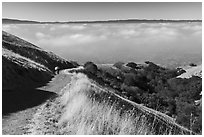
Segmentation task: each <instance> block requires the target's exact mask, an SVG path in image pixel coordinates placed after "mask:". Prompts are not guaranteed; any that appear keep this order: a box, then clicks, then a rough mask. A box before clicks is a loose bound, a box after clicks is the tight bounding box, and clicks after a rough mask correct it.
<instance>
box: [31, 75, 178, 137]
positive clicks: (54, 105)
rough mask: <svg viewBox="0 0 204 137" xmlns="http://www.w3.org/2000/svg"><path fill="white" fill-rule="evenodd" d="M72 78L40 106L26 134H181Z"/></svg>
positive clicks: (87, 82)
mask: <svg viewBox="0 0 204 137" xmlns="http://www.w3.org/2000/svg"><path fill="white" fill-rule="evenodd" d="M70 75H72V79H71V82H70V83H68V85H66V86H65V87H64V88H63V89H62V90H61V92H60V93H59V96H58V97H57V98H55V99H53V100H49V101H47V102H46V103H45V104H44V105H42V106H41V107H40V109H39V110H38V111H37V113H36V114H35V115H34V118H33V119H32V120H31V122H30V124H29V126H28V127H27V128H28V129H29V130H28V132H27V134H38V135H39V134H52V135H53V134H60V135H63V134H66V135H75V134H77V135H150V134H164V135H169V134H182V133H181V132H180V129H179V132H177V131H176V132H175V127H174V125H173V126H172V125H168V124H167V125H165V124H164V123H162V122H161V121H159V120H158V119H157V118H156V117H153V119H152V118H151V117H152V116H151V115H148V114H147V115H146V113H143V112H141V111H140V112H139V110H140V109H139V108H138V106H134V105H132V104H131V103H130V102H128V101H127V100H124V99H122V98H120V97H117V96H116V95H114V94H112V93H111V92H108V91H105V90H100V88H99V87H97V85H95V86H94V83H92V82H91V81H90V80H89V79H88V78H87V77H86V76H85V75H84V74H81V73H78V74H74V73H72V74H70Z"/></svg>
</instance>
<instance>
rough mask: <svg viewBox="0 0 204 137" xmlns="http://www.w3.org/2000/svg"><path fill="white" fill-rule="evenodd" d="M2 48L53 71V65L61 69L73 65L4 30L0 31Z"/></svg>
mask: <svg viewBox="0 0 204 137" xmlns="http://www.w3.org/2000/svg"><path fill="white" fill-rule="evenodd" d="M2 48H4V49H7V50H9V51H11V52H13V53H16V54H19V55H21V56H23V57H26V58H28V59H31V60H33V61H35V62H37V63H39V64H42V65H44V66H45V67H46V68H48V69H49V70H50V71H51V72H54V67H55V66H59V67H60V68H61V69H65V68H72V67H74V65H73V64H72V63H70V62H68V61H67V60H65V59H63V58H61V57H59V56H57V55H55V54H54V53H52V52H48V51H45V50H43V49H41V48H39V47H37V46H35V45H33V44H31V43H29V42H27V41H25V40H23V39H20V38H18V37H16V36H14V35H12V34H9V33H7V32H5V31H3V32H2Z"/></svg>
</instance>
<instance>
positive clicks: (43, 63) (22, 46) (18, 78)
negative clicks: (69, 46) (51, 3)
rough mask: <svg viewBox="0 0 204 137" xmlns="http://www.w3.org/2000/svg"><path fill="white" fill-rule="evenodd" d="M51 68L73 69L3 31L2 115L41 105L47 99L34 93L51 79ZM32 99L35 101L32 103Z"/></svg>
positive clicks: (39, 93) (70, 64)
mask: <svg viewBox="0 0 204 137" xmlns="http://www.w3.org/2000/svg"><path fill="white" fill-rule="evenodd" d="M55 66H59V67H60V68H61V69H65V68H73V67H76V66H75V65H73V64H72V63H70V62H68V61H67V60H65V59H63V58H61V57H59V56H57V55H55V54H54V53H52V52H48V51H45V50H43V49H41V48H39V47H37V46H35V45H33V44H31V43H29V42H27V41H24V40H23V39H20V38H18V37H16V36H14V35H12V34H9V33H7V32H4V31H3V32H2V89H3V94H2V95H3V114H6V113H10V112H13V111H17V110H19V109H25V108H26V107H28V106H29V107H30V106H33V105H36V104H38V103H40V102H41V101H43V100H44V99H45V98H46V97H47V95H46V93H44V92H40V91H37V90H36V88H37V87H40V86H43V85H45V84H46V83H47V82H48V81H50V80H51V78H52V77H53V76H54V75H55V72H54V67H55ZM48 95H49V93H48ZM29 96H33V99H34V100H33V102H32V101H30V102H29V98H30V97H29ZM36 98H38V100H35V99H36ZM11 100H12V101H11ZM24 101H25V102H24ZM26 101H28V102H26ZM31 102H32V103H31ZM28 104H30V105H28Z"/></svg>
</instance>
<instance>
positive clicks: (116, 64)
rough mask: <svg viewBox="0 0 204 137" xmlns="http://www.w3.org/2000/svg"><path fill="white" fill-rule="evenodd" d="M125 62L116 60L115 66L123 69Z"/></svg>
mask: <svg viewBox="0 0 204 137" xmlns="http://www.w3.org/2000/svg"><path fill="white" fill-rule="evenodd" d="M124 64H125V63H123V62H116V63H115V64H114V65H113V66H114V67H116V68H118V69H121V68H122V66H123V65H124Z"/></svg>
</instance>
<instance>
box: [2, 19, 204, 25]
mask: <svg viewBox="0 0 204 137" xmlns="http://www.w3.org/2000/svg"><path fill="white" fill-rule="evenodd" d="M166 22H171V23H174V22H175V23H176V22H177V23H179V22H202V20H165V19H159V20H157V19H150V20H149V19H124V20H117V19H115V20H114V19H113V20H100V21H97V20H95V21H56V22H40V21H30V20H19V19H8V18H3V19H2V24H69V23H166Z"/></svg>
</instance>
